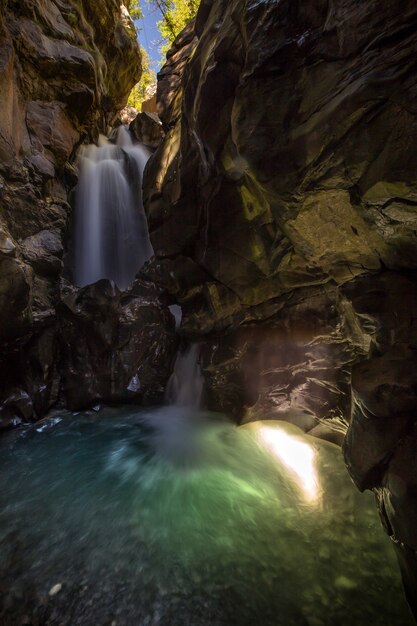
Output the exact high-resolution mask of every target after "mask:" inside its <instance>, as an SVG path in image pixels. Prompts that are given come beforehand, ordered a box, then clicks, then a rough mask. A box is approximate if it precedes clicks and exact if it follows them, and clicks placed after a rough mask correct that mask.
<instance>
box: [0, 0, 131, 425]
mask: <svg viewBox="0 0 417 626" xmlns="http://www.w3.org/2000/svg"><path fill="white" fill-rule="evenodd" d="M139 75H140V53H139V47H138V44H137V41H136V35H135V33H134V28H133V24H132V22H131V20H130V19H129V18H128V16H126V10H125V7H124V6H123V4H121V3H117V2H114V0H105V1H104V2H101V3H100V4H99V5H97V6H96V5H95V4H94V3H82V4H80V3H78V2H76V1H75V0H74V1H73V0H70V1H69V2H61V1H58V0H42V2H33V0H21V1H20V0H19V2H17V1H15V0H11V1H10V2H6V3H2V4H1V7H0V110H1V111H2V115H1V118H0V199H1V217H0V378H1V381H0V409H1V407H2V406H3V409H4V411H3V413H4V415H6V414H7V416H8V417H7V420H9V422H10V424H12V423H13V420H30V419H38V418H39V417H42V415H43V413H44V412H45V411H46V410H48V409H49V408H50V406H51V405H52V404H53V403H54V402H56V401H57V398H58V392H59V384H60V377H59V373H58V368H57V365H58V363H59V352H58V350H57V345H58V344H57V333H56V328H57V318H56V308H57V305H58V302H59V297H60V293H59V277H60V274H61V273H62V256H63V251H64V248H65V247H66V243H67V232H68V226H69V220H70V215H71V208H70V204H69V202H68V195H67V194H68V192H69V190H70V189H71V187H73V186H74V184H75V180H76V176H75V175H74V168H73V167H72V165H71V163H70V159H71V158H72V157H73V155H74V151H75V149H76V148H77V146H78V144H79V143H80V142H82V141H85V140H87V139H90V138H91V137H93V136H96V135H98V132H100V131H101V132H105V131H106V130H107V126H108V124H109V123H110V122H111V120H112V119H113V118H115V116H116V114H117V110H118V109H119V108H122V107H123V106H124V104H125V102H126V99H127V96H128V94H129V92H130V90H131V87H132V86H133V84H134V83H135V82H137V80H138V78H139ZM16 390H17V391H16ZM16 393H18V394H23V395H22V397H26V395H28V396H29V401H30V402H29V405H30V406H31V407H32V408H31V409H30V410H28V411H26V410H25V411H22V408H21V401H20V400H19V401H17V400H16ZM25 394H26V395H25ZM29 405H28V406H29ZM3 409H1V410H3ZM5 419H6V418H5Z"/></svg>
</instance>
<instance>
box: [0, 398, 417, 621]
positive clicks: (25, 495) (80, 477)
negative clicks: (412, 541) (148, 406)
mask: <svg viewBox="0 0 417 626" xmlns="http://www.w3.org/2000/svg"><path fill="white" fill-rule="evenodd" d="M59 418H61V419H59ZM0 455H1V458H2V464H3V468H2V475H1V480H2V486H1V489H0V588H1V589H2V594H0V624H1V625H2V626H16V624H21V623H33V624H42V626H49V625H51V626H52V624H57V623H59V624H61V625H63V626H76V625H77V624H79V625H82V626H87V625H90V624H91V625H93V624H94V625H96V624H97V625H98V626H102V625H103V626H104V625H105V624H111V623H113V622H116V623H117V624H121V625H123V626H137V624H141V625H145V624H146V625H149V626H150V625H154V626H184V624H188V625H189V626H253V625H254V624H262V626H323V624H343V626H365V625H366V626H368V625H369V624H374V625H375V624H381V623H384V624H390V626H406V625H407V624H412V620H411V618H410V616H409V613H408V609H407V607H406V605H405V601H404V599H403V596H402V589H401V584H400V579H399V574H398V571H397V566H396V562H395V557H394V554H393V552H392V547H391V545H390V542H389V540H388V539H387V538H386V537H385V535H384V533H383V531H382V529H381V527H380V522H379V520H378V517H377V514H376V510H375V506H374V502H373V497H372V495H370V494H360V493H359V492H357V491H356V490H355V488H354V486H353V485H352V483H351V481H350V479H349V477H348V475H347V473H346V470H345V467H344V464H343V460H342V458H341V454H340V451H339V449H338V448H336V447H335V446H333V445H332V444H327V443H325V442H319V441H318V440H313V439H312V438H308V437H305V436H303V435H302V434H300V431H299V430H298V429H297V428H296V427H291V426H290V425H284V424H283V423H273V422H259V423H256V424H251V425H249V426H245V427H243V428H237V427H236V426H234V425H233V424H231V423H230V422H229V421H228V420H227V419H226V418H225V417H223V416H219V415H216V414H208V413H204V412H200V411H196V410H194V409H191V408H188V409H183V408H182V407H164V408H162V409H159V410H143V409H142V410H138V409H135V408H132V407H130V408H126V409H120V408H117V409H116V408H114V409H107V410H106V411H104V412H103V413H101V414H100V415H89V414H86V415H78V416H76V417H75V416H71V415H69V414H66V413H61V414H59V415H57V416H56V417H55V419H53V420H49V421H45V422H43V423H42V424H39V425H37V426H36V427H34V428H28V429H25V430H23V431H21V432H13V433H10V434H8V435H7V436H6V437H4V438H3V439H2V440H1V441H0ZM319 503H320V506H318V504H319ZM51 589H59V592H57V593H56V594H55V593H54V594H52V595H50V590H51ZM3 592H4V593H3ZM24 620H26V621H24ZM28 620H29V621H28Z"/></svg>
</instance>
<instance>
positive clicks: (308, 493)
mask: <svg viewBox="0 0 417 626" xmlns="http://www.w3.org/2000/svg"><path fill="white" fill-rule="evenodd" d="M258 436H259V438H260V440H261V442H262V443H264V444H265V445H266V446H267V447H268V448H269V449H270V450H271V451H272V452H273V454H275V455H276V456H277V457H278V459H280V461H282V463H284V465H285V466H286V467H288V468H289V469H290V470H291V473H290V474H289V476H290V477H291V476H293V477H294V479H295V481H296V483H297V485H298V486H299V487H300V489H301V490H302V493H303V495H304V498H305V500H306V501H307V502H310V503H313V502H317V501H318V500H319V498H320V488H319V480H318V475H317V470H316V466H315V456H316V453H315V451H314V449H313V447H312V446H311V445H310V444H308V443H305V442H303V441H300V440H299V438H297V437H295V436H292V435H289V434H288V433H286V432H285V431H284V430H283V427H279V426H275V427H270V426H259V427H258Z"/></svg>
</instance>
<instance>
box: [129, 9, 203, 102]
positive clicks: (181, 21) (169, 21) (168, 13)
mask: <svg viewBox="0 0 417 626" xmlns="http://www.w3.org/2000/svg"><path fill="white" fill-rule="evenodd" d="M145 1H146V2H148V3H149V4H151V5H154V6H155V7H157V8H158V9H159V11H160V12H161V15H162V19H161V20H160V21H159V22H158V28H159V31H160V33H161V35H162V45H161V53H162V55H163V56H165V54H166V52H167V51H168V50H169V48H170V47H171V45H172V43H173V41H174V39H175V38H176V37H177V35H179V34H180V32H181V31H182V30H183V28H184V27H185V26H186V25H187V24H188V23H189V22H190V21H191V20H192V19H193V18H194V17H195V15H196V13H197V9H198V7H199V4H200V0H125V4H126V7H127V9H128V10H129V13H130V15H131V17H132V18H133V19H134V20H139V19H141V18H142V17H143V14H142V10H141V6H140V3H141V2H145ZM141 52H142V68H143V69H142V78H141V80H140V82H139V83H137V84H136V85H135V86H134V87H133V89H132V91H131V93H130V96H129V100H128V102H127V104H128V106H132V107H134V108H135V109H138V110H139V111H140V109H141V106H142V102H143V101H144V100H146V88H147V87H149V85H151V84H152V83H154V82H156V75H155V71H154V70H153V69H152V68H151V65H150V60H149V56H148V54H147V52H146V50H145V49H144V48H143V47H142V46H141Z"/></svg>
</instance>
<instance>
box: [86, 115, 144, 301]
mask: <svg viewBox="0 0 417 626" xmlns="http://www.w3.org/2000/svg"><path fill="white" fill-rule="evenodd" d="M149 156H150V154H149V152H148V151H147V149H146V148H145V147H144V146H142V145H141V144H134V143H133V141H132V138H131V135H130V133H129V131H128V130H127V128H126V127H124V126H121V127H120V128H119V129H118V131H117V134H116V141H115V143H113V142H112V141H110V140H109V139H107V138H106V137H103V136H101V137H100V140H99V145H98V146H96V145H94V144H92V145H89V146H86V147H84V148H83V149H82V152H81V155H80V177H79V182H78V187H77V191H76V206H75V239H74V257H75V258H74V269H75V271H74V282H75V283H76V284H77V285H78V286H80V287H83V286H85V285H89V284H91V283H94V282H96V281H97V280H100V279H101V278H108V279H110V280H113V281H114V282H115V283H116V284H117V286H118V287H119V288H120V289H126V288H127V287H128V285H129V284H130V283H131V282H132V280H133V279H134V277H135V275H136V273H137V272H138V270H139V269H140V268H141V267H142V266H143V264H144V263H145V262H146V261H147V260H148V259H149V258H150V257H151V256H152V254H153V249H152V246H151V243H150V240H149V233H148V225H147V221H146V216H145V212H144V209H143V203H142V191H141V190H142V179H143V171H144V169H145V165H146V162H147V160H148V158H149Z"/></svg>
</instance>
